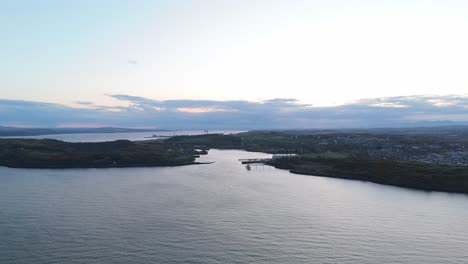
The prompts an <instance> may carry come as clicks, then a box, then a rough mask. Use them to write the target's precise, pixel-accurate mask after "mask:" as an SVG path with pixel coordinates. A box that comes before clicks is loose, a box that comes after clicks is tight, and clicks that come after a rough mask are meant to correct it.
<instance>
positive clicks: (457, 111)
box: [0, 94, 468, 129]
mask: <svg viewBox="0 0 468 264" xmlns="http://www.w3.org/2000/svg"><path fill="white" fill-rule="evenodd" d="M110 96H111V97H112V98H114V99H117V100H120V101H125V102H127V104H128V106H118V107H109V106H101V105H96V104H94V103H92V102H87V101H77V102H75V104H77V105H79V106H78V107H70V106H64V105H60V104H50V103H41V102H32V101H17V100H0V125H7V124H20V125H23V126H45V127H59V126H64V125H66V124H106V126H122V127H142V126H144V127H161V128H168V129H273V128H340V127H347V128H367V127H396V126H413V125H418V124H419V125H420V124H431V122H433V123H435V124H450V122H466V123H467V124H468V96H460V95H448V96H435V95H418V96H401V97H387V98H370V99H361V100H358V101H355V102H352V103H349V104H346V105H340V106H330V107H314V106H311V105H308V104H302V103H301V102H300V101H298V100H296V99H291V98H276V99H271V100H263V101H258V102H252V101H242V100H233V101H216V100H155V99H149V98H144V97H139V96H132V95H124V94H116V95H110ZM441 121H442V122H441ZM421 122H424V123H421Z"/></svg>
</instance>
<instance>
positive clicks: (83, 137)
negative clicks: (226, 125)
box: [0, 130, 243, 142]
mask: <svg viewBox="0 0 468 264" xmlns="http://www.w3.org/2000/svg"><path fill="white" fill-rule="evenodd" d="M209 132H210V133H223V134H235V133H240V132H243V131H237V130H215V131H211V130H210V131H209ZM204 133H205V131H203V130H187V131H185V130H184V131H167V132H164V131H162V132H132V133H82V134H54V135H40V136H13V137H0V138H31V139H44V138H48V139H57V140H62V141H67V142H102V141H113V140H118V139H128V140H149V139H153V138H152V136H153V135H157V136H178V135H200V134H204Z"/></svg>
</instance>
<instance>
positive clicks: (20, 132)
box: [0, 126, 170, 137]
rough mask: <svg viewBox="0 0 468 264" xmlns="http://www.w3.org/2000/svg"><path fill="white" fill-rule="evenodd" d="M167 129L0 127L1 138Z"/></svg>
mask: <svg viewBox="0 0 468 264" xmlns="http://www.w3.org/2000/svg"><path fill="white" fill-rule="evenodd" d="M165 131H170V130H165V129H134V128H119V127H100V128H21V127H8V126H0V137H13V136H42V135H54V134H84V133H132V132H165Z"/></svg>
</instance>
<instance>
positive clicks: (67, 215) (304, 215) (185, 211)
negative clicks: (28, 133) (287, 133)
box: [0, 150, 468, 264]
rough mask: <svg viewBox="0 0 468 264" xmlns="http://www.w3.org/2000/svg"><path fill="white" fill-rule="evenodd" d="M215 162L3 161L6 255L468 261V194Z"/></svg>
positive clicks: (0, 240)
mask: <svg viewBox="0 0 468 264" xmlns="http://www.w3.org/2000/svg"><path fill="white" fill-rule="evenodd" d="M261 155H263V154H253V153H247V152H242V151H218V150H212V151H210V154H209V155H208V156H206V157H204V158H203V159H205V160H213V161H216V163H214V164H211V165H199V166H186V167H175V168H131V169H83V170H80V169H73V170H24V169H7V168H0V263H2V264H10V263H11V264H13V263H15V264H17V263H35V264H41V263H86V264H89V263H100V264H106V263H125V264H127V263H356V264H363V263H413V264H414V263H421V264H430V263H457V264H459V263H468V196H465V195H460V194H446V193H429V192H422V191H415V190H408V189H403V188H397V187H389V186H382V185H377V184H372V183H365V182H358V181H347V180H340V179H330V178H321V177H312V176H302V175H293V174H290V173H288V172H286V171H282V170H276V169H274V168H271V167H267V166H264V167H252V169H251V170H250V171H248V170H246V168H245V167H244V166H243V165H241V164H239V163H238V162H237V159H238V158H245V157H254V156H261Z"/></svg>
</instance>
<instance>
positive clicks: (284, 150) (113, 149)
mask: <svg viewBox="0 0 468 264" xmlns="http://www.w3.org/2000/svg"><path fill="white" fill-rule="evenodd" d="M212 148H213V149H240V150H246V151H252V152H264V153H271V154H279V155H274V157H275V158H273V159H271V160H266V161H262V162H264V163H266V164H269V165H272V166H274V167H276V168H280V169H287V170H289V171H291V172H292V173H297V174H304V175H314V176H325V177H334V178H345V179H353V180H364V181H370V182H375V183H380V184H387V185H395V186H401V187H408V188H415V189H422V190H430V191H445V192H458V193H468V127H464V126H450V127H431V128H400V129H395V128H392V129H359V130H358V129H354V130H353V129H347V130H346V129H340V130H281V131H278V130H276V131H271V130H270V131H250V132H244V133H238V134H227V135H226V134H204V135H194V136H190V135H186V136H174V137H170V138H165V139H157V140H147V141H134V142H132V141H128V140H119V141H112V142H99V143H66V142H63V141H58V140H35V139H0V166H7V167H16V168H109V167H138V166H177V165H189V164H196V162H195V158H196V157H197V156H198V155H201V154H206V150H208V149H212Z"/></svg>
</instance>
